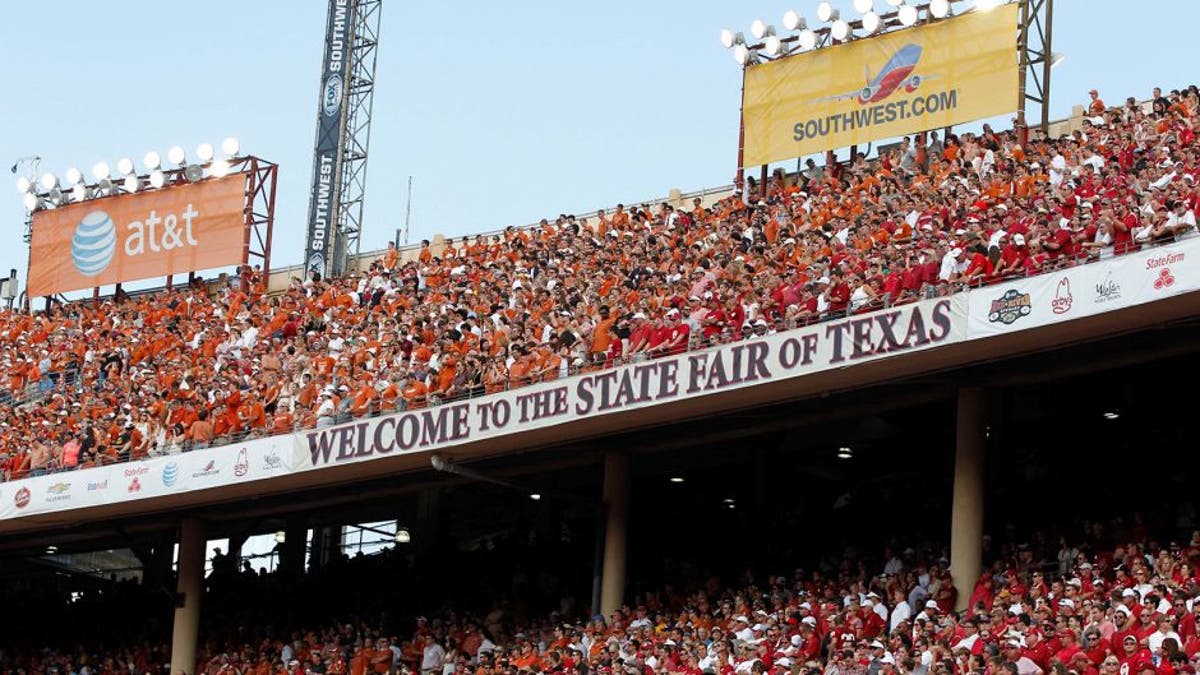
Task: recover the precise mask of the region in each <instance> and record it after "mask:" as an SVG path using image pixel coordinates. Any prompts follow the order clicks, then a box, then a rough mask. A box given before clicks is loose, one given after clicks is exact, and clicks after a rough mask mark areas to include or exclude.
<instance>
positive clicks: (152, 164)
mask: <svg viewBox="0 0 1200 675" xmlns="http://www.w3.org/2000/svg"><path fill="white" fill-rule="evenodd" d="M142 166H144V167H146V170H147V171H154V170H155V169H157V168H158V167H160V166H162V157H159V156H158V153H157V152H155V151H153V150H151V151H150V152H147V153H146V156H145V157H142Z"/></svg>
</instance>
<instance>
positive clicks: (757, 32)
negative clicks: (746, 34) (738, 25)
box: [750, 19, 775, 40]
mask: <svg viewBox="0 0 1200 675" xmlns="http://www.w3.org/2000/svg"><path fill="white" fill-rule="evenodd" d="M750 34H751V35H753V36H754V37H755V39H758V40H762V39H764V38H767V37H769V36H771V35H774V34H775V26H772V25H771V24H769V23H767V22H766V21H763V20H762V19H755V20H754V23H752V24H750Z"/></svg>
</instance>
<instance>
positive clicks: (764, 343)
mask: <svg viewBox="0 0 1200 675" xmlns="http://www.w3.org/2000/svg"><path fill="white" fill-rule="evenodd" d="M965 312H966V297H965V295H963V294H959V295H957V296H952V297H949V298H942V299H939V300H927V301H924V302H920V303H917V304H913V305H906V306H903V307H897V308H894V309H887V310H880V311H877V312H873V313H870V314H863V315H861V316H853V317H850V318H846V319H840V320H838V321H831V322H828V323H823V324H819V325H816V326H811V327H807V328H800V329H797V330H792V331H787V332H784V333H777V334H774V335H767V336H765V337H762V338H759V339H754V340H745V341H742V342H736V343H732V344H727V345H722V346H720V347H713V348H711V349H705V350H702V351H696V352H688V353H684V354H679V355H677V356H671V357H667V358H661V359H653V360H648V361H644V362H642V363H632V364H629V365H625V366H621V367H618V368H614V369H612V370H608V371H603V372H597V373H590V374H586V375H577V376H574V377H570V378H566V379H563V380H555V381H551V382H544V383H541V384H537V385H533V386H529V387H521V388H520V389H515V390H512V391H506V392H500V393H497V394H492V395H489V396H483V397H481V398H477V399H471V400H467V401H460V402H456V403H447V404H446V405H441V406H436V407H432V408H424V409H420V410H414V411H410V412H404V413H399V414H395V415H389V416H387V417H377V418H373V419H369V420H361V421H358V422H352V423H349V424H342V425H338V426H334V427H328V428H324V429H314V430H312V431H306V432H301V433H297V434H296V435H295V436H294V438H295V450H294V453H295V455H294V457H293V459H292V464H293V466H294V467H295V469H296V470H302V469H304V468H320V467H323V466H327V465H333V464H345V463H350V462H360V461H364V460H370V459H379V458H383V457H388V456H392V455H397V454H404V453H409V452H419V451H425V450H435V449H438V448H444V447H449V446H454V445H460V444H463V443H470V442H473V441H478V440H483V439H487V438H496V437H499V436H506V435H509V434H513V433H518V432H521V431H528V430H530V429H539V428H544V427H548V426H553V425H556V424H564V423H567V422H573V421H576V420H580V419H584V418H588V417H593V416H596V415H609V414H613V413H619V412H623V411H627V410H635V409H638V408H644V407H647V406H652V405H659V404H662V403H667V402H671V401H679V400H683V399H689V398H695V397H699V396H705V395H708V394H714V393H718V392H723V391H730V390H734V389H740V388H743V387H750V386H754V385H758V384H764V383H767V382H774V381H779V380H785V379H789V378H793V377H801V376H804V375H808V374H811V373H817V372H821V371H824V370H829V369H832V368H844V367H847V366H852V365H855V364H857V363H865V362H867V361H874V360H876V359H880V358H885V357H889V356H892V355H895V354H900V353H908V352H916V351H921V350H924V349H930V348H932V347H940V346H943V345H948V344H952V343H954V342H957V341H959V340H961V339H962V338H963V335H964V331H963V328H964V325H963V318H964V314H965Z"/></svg>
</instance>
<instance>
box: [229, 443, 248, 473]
mask: <svg viewBox="0 0 1200 675" xmlns="http://www.w3.org/2000/svg"><path fill="white" fill-rule="evenodd" d="M248 473H250V458H249V457H247V456H246V449H245V448H242V449H241V450H239V451H238V456H237V461H236V462H234V463H233V475H235V476H237V477H238V478H241V477H242V476H245V475H246V474H248Z"/></svg>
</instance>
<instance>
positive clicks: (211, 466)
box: [192, 459, 221, 478]
mask: <svg viewBox="0 0 1200 675" xmlns="http://www.w3.org/2000/svg"><path fill="white" fill-rule="evenodd" d="M219 473H221V469H220V468H218V467H217V460H215V459H210V460H208V464H205V465H204V468H203V469H200V470H199V471H197V472H196V473H194V474H192V478H207V477H209V476H215V475H217V474H219Z"/></svg>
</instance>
